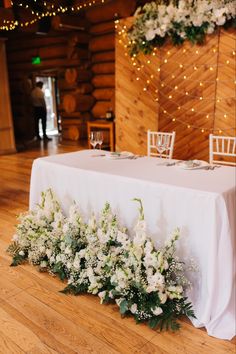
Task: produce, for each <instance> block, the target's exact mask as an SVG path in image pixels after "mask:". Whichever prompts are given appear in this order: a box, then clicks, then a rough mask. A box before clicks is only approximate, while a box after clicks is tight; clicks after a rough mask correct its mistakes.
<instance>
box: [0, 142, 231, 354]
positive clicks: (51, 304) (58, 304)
mask: <svg viewBox="0 0 236 354" xmlns="http://www.w3.org/2000/svg"><path fill="white" fill-rule="evenodd" d="M41 145H42V146H38V147H37V148H36V147H35V148H31V149H30V150H28V151H26V152H21V153H18V154H15V155H8V156H0V273H1V276H0V353H1V354H12V353H15V354H21V353H31V354H36V353H37V354H44V353H64V354H74V353H80V354H86V353H101V354H106V353H107V354H112V353H145V354H149V353H150V354H154V353H157V354H162V353H163V354H164V353H171V354H180V353H181V354H182V353H186V354H195V353H196V354H199V353H204V354H211V353H212V354H223V353H235V343H236V341H235V340H233V341H231V342H229V341H223V340H218V339H214V338H211V337H209V336H208V335H207V333H206V332H205V331H204V330H200V329H196V328H194V327H193V326H192V325H191V324H190V323H189V322H188V321H187V320H183V321H182V329H181V330H180V331H179V332H178V333H174V334H173V333H166V332H163V333H157V332H155V331H153V330H151V329H149V328H147V326H145V325H136V324H135V322H134V321H133V319H131V318H125V319H122V318H121V316H120V314H119V312H118V311H117V308H116V306H113V305H108V306H105V305H100V304H99V300H98V298H96V297H93V296H89V295H86V296H79V297H75V296H67V295H63V294H61V293H59V292H58V291H59V290H61V289H62V288H63V284H62V283H61V282H60V281H59V280H58V279H56V278H53V277H51V276H49V275H48V274H45V273H39V272H38V271H37V269H35V268H34V267H32V266H29V265H24V266H20V267H17V268H11V267H9V264H10V261H11V259H10V257H9V256H8V255H7V253H6V252H5V250H6V248H7V246H8V244H9V243H10V240H11V237H12V235H13V234H14V225H15V224H16V216H17V215H18V214H19V213H20V212H23V211H26V210H27V208H28V199H29V182H30V172H31V165H32V161H33V159H35V158H37V157H39V156H45V155H48V154H56V153H62V152H69V151H75V150H78V147H70V146H56V144H55V143H54V142H50V143H48V145H47V146H45V147H43V144H41Z"/></svg>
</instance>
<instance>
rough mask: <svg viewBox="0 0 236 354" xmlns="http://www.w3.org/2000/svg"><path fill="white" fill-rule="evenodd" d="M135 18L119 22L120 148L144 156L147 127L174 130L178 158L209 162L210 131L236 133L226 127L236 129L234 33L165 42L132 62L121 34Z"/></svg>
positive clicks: (118, 121)
mask: <svg viewBox="0 0 236 354" xmlns="http://www.w3.org/2000/svg"><path fill="white" fill-rule="evenodd" d="M131 21H132V19H126V20H121V21H120V23H119V26H118V29H117V38H116V51H117V52H116V126H117V134H116V142H117V149H119V150H127V149H128V150H131V151H133V152H135V153H141V154H143V153H145V151H146V150H145V149H146V143H147V140H146V132H147V130H148V129H151V130H156V129H159V130H160V131H176V143H175V152H174V157H176V158H179V159H190V158H191V159H192V158H193V159H196V158H197V159H204V160H208V156H209V152H208V145H209V141H208V137H209V133H210V131H209V130H210V129H216V130H217V131H216V132H215V133H217V134H220V133H221V132H220V131H221V130H222V133H221V134H224V135H235V134H236V131H235V129H232V130H226V131H223V129H229V128H231V127H235V81H234V80H235V52H234V51H235V39H236V37H235V32H233V31H218V32H217V33H216V34H214V35H211V36H209V37H208V38H207V40H206V43H205V45H203V46H192V45H191V44H190V43H185V44H184V45H183V46H181V47H173V45H171V44H166V45H165V46H164V47H163V48H161V49H160V50H157V51H156V52H155V53H156V55H155V56H154V57H153V56H152V55H151V56H142V55H140V56H138V58H135V60H134V62H132V60H131V59H130V58H129V56H127V54H126V53H125V52H127V50H126V49H125V48H124V45H125V44H126V42H127V40H126V39H125V38H124V37H123V35H119V33H121V31H122V29H123V27H124V26H127V27H129V25H130V23H131ZM120 42H122V43H120ZM157 58H159V59H157ZM158 60H159V62H158ZM133 64H136V65H133ZM137 67H140V68H141V70H140V71H137ZM158 68H159V69H158ZM157 70H160V71H157ZM151 75H154V78H153V79H151ZM137 76H138V77H139V81H137V80H135V77H137ZM147 80H149V81H150V84H149V85H147V84H145V83H147ZM145 86H146V87H147V91H143V88H144V87H145ZM156 90H158V93H157V92H155V91H156ZM140 99H141V100H142V102H139V100H140ZM156 99H158V104H156V103H157V102H156V101H155V100H156ZM140 105H142V106H143V107H142V112H143V114H140V113H141V111H140ZM225 114H226V116H225V117H224V115H225ZM124 122H125V125H124ZM141 126H142V132H140V127H141ZM193 127H194V128H195V129H194V128H193ZM196 128H197V129H196ZM202 129H203V130H202Z"/></svg>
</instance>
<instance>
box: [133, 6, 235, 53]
mask: <svg viewBox="0 0 236 354" xmlns="http://www.w3.org/2000/svg"><path fill="white" fill-rule="evenodd" d="M134 16H135V20H134V24H133V26H132V27H131V28H130V30H129V32H128V37H129V41H130V42H129V43H130V46H129V48H130V55H131V56H133V55H134V54H138V53H139V52H143V53H144V54H150V53H151V52H152V51H153V49H154V48H155V47H160V46H162V45H163V44H164V43H165V41H166V39H167V38H169V37H170V38H171V41H172V43H173V44H174V45H180V44H182V43H183V42H184V41H185V40H189V41H190V42H192V43H193V44H203V43H204V40H205V36H206V35H207V34H210V33H213V32H214V31H215V29H216V28H217V26H227V27H236V1H235V0H221V1H220V0H213V1H209V0H193V1H190V0H187V1H184V0H180V1H174V0H172V1H163V0H161V1H155V2H151V3H147V4H145V5H144V6H143V7H142V8H141V7H140V8H138V9H137V11H136V13H135V15H134Z"/></svg>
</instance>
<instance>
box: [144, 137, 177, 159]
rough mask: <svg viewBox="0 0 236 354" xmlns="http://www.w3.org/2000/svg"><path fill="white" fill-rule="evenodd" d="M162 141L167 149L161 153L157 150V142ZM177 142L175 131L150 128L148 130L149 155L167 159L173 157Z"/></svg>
mask: <svg viewBox="0 0 236 354" xmlns="http://www.w3.org/2000/svg"><path fill="white" fill-rule="evenodd" d="M158 141H161V142H163V144H164V145H165V147H166V150H164V151H163V153H162V154H161V153H160V152H158V150H157V142H158ZM174 143H175V132H172V133H163V132H155V131H151V130H148V132H147V155H148V156H156V157H160V156H162V157H164V158H167V159H172V156H173V151H174Z"/></svg>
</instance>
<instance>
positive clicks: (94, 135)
mask: <svg viewBox="0 0 236 354" xmlns="http://www.w3.org/2000/svg"><path fill="white" fill-rule="evenodd" d="M90 144H91V145H92V147H93V148H94V149H95V148H96V145H97V144H98V139H97V132H91V133H90Z"/></svg>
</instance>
